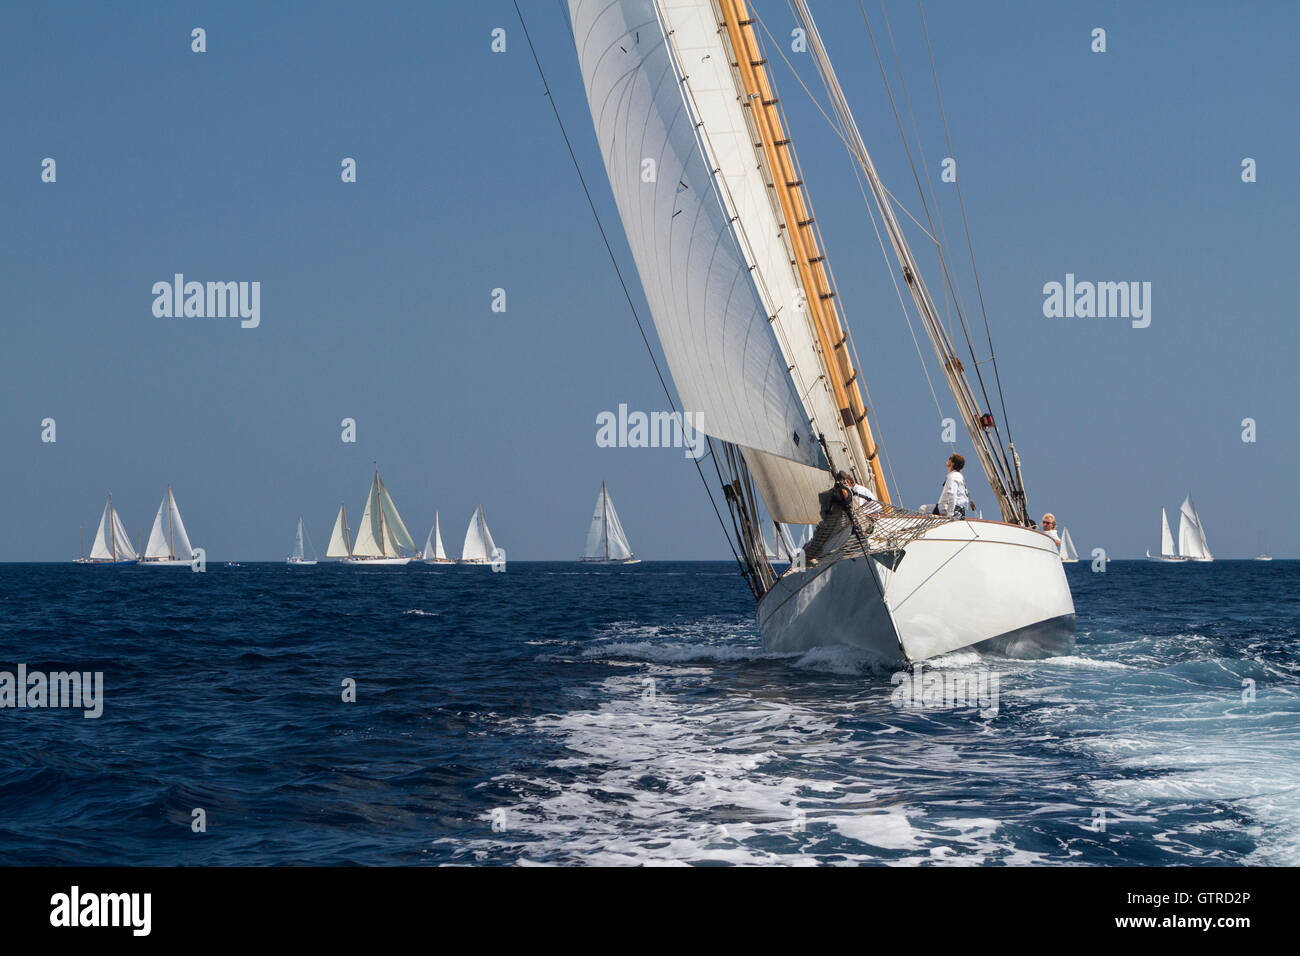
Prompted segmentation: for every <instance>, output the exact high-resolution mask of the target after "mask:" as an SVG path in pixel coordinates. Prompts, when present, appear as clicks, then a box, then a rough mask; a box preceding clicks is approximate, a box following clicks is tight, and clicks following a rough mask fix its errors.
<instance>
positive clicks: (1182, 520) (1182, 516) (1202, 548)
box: [1178, 495, 1214, 561]
mask: <svg viewBox="0 0 1300 956" xmlns="http://www.w3.org/2000/svg"><path fill="white" fill-rule="evenodd" d="M1178 553H1179V554H1181V555H1182V556H1183V557H1185V558H1192V559H1193V560H1197V561H1207V560H1210V559H1211V558H1213V557H1214V555H1212V554H1210V546H1209V545H1208V544H1206V542H1205V529H1204V528H1203V527H1201V516H1200V515H1198V514H1197V513H1196V505H1195V504H1193V503H1192V496H1191V495H1188V496H1187V497H1186V498H1185V499H1183V506H1182V508H1181V509H1179V514H1178Z"/></svg>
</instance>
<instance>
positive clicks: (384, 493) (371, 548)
mask: <svg viewBox="0 0 1300 956" xmlns="http://www.w3.org/2000/svg"><path fill="white" fill-rule="evenodd" d="M342 516H343V515H342V512H340V517H342ZM336 527H337V525H336ZM332 543H333V542H332V540H331V544H332ZM419 550H420V549H419V548H417V547H416V546H415V542H414V541H412V540H411V533H410V532H409V531H407V530H406V524H405V523H404V522H403V521H402V516H401V515H400V514H398V513H397V505H395V504H393V498H392V495H390V494H389V493H388V489H387V488H385V487H384V480H383V479H382V478H380V477H379V469H378V468H376V469H375V477H374V479H373V480H372V481H371V482H370V495H369V497H367V498H366V507H365V510H364V511H363V512H362V513H361V525H360V527H358V528H357V540H356V541H355V542H354V543H353V544H352V547H351V550H350V553H349V555H348V556H347V557H346V558H344V559H343V560H344V561H346V562H348V563H350V564H358V565H365V566H366V567H371V566H379V567H386V566H401V565H406V564H410V563H411V557H412V556H413V555H415V554H418V553H419ZM408 552H409V553H408Z"/></svg>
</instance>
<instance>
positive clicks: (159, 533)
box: [140, 485, 195, 568]
mask: <svg viewBox="0 0 1300 956" xmlns="http://www.w3.org/2000/svg"><path fill="white" fill-rule="evenodd" d="M194 555H195V552H194V548H193V547H191V546H190V536H189V535H188V534H186V532H185V522H184V521H182V520H181V509H180V508H179V507H178V506H177V504H176V496H175V495H174V494H172V486H171V485H168V486H167V494H166V495H165V496H164V497H163V500H162V503H161V504H160V505H158V513H157V514H156V515H154V519H153V528H152V530H150V532H149V543H148V544H147V545H145V549H144V556H143V557H141V558H140V563H141V564H144V565H149V566H150V567H159V568H177V567H189V566H190V565H191V564H193V562H194Z"/></svg>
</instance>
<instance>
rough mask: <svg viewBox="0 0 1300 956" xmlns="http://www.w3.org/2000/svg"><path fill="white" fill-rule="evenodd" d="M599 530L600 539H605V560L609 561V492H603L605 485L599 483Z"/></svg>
mask: <svg viewBox="0 0 1300 956" xmlns="http://www.w3.org/2000/svg"><path fill="white" fill-rule="evenodd" d="M600 507H601V517H600V530H601V532H602V534H601V537H603V538H604V539H605V560H606V561H608V560H609V492H608V491H606V490H605V483H604V482H603V481H602V482H601V483H600Z"/></svg>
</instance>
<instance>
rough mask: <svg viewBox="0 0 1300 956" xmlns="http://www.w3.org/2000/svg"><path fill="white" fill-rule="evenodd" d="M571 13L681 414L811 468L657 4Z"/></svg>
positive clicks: (804, 429) (632, 1)
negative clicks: (685, 411) (665, 34)
mask: <svg viewBox="0 0 1300 956" xmlns="http://www.w3.org/2000/svg"><path fill="white" fill-rule="evenodd" d="M569 12H570V17H571V21H572V24H573V33H574V41H575V44H576V47H577V52H578V60H579V64H580V66H581V69H582V75H583V79H584V83H585V87H586V92H587V100H588V103H589V105H590V107H591V113H592V120H593V122H594V124H595V129H596V139H597V141H598V143H599V144H600V149H601V153H602V155H603V157H604V160H605V168H606V172H607V173H608V175H609V181H610V185H611V188H612V190H613V193H614V199H615V202H616V203H617V205H618V209H619V214H620V217H621V219H622V221H623V226H624V229H625V231H626V234H627V240H628V245H629V246H630V247H631V249H632V254H633V257H634V259H635V261H636V265H637V272H638V273H639V275H640V277H641V285H642V288H643V290H644V292H645V297H646V301H647V302H648V303H649V305H650V312H651V315H652V317H653V319H654V323H655V328H656V330H657V331H658V333H659V340H660V344H661V345H662V347H663V351H664V356H665V358H666V359H667V361H668V366H669V368H670V370H671V372H672V377H673V382H674V384H675V385H676V387H677V392H678V394H679V395H680V397H681V401H682V406H683V408H684V409H685V410H687V411H689V412H693V413H696V414H698V415H699V416H700V421H699V422H698V424H699V426H700V428H701V430H703V431H704V432H706V433H708V434H710V435H712V436H714V437H716V438H720V439H723V440H725V441H729V442H734V443H736V444H738V445H741V446H744V447H747V448H752V449H756V450H758V451H762V452H768V453H771V454H772V455H776V456H778V457H781V458H786V459H790V460H792V461H796V462H801V463H802V464H804V465H810V466H813V467H817V466H819V465H820V464H821V461H822V455H821V452H820V449H819V447H818V445H817V442H816V440H815V437H814V435H813V433H812V430H811V428H810V427H809V422H808V416H807V414H806V413H805V410H804V407H803V405H802V403H801V401H800V399H799V396H798V392H797V390H796V386H795V384H794V382H793V380H792V379H791V376H790V373H789V371H788V367H787V363H786V358H785V356H784V355H783V354H782V352H781V348H780V346H779V345H778V343H777V340H776V334H775V332H774V330H773V329H772V326H771V321H770V314H769V311H768V306H767V305H766V304H765V302H764V301H763V299H762V297H761V296H760V294H759V291H758V288H757V285H756V284H755V279H754V277H753V276H752V275H751V274H750V270H749V263H748V262H747V260H746V256H745V255H744V253H743V252H742V250H741V246H740V243H739V241H738V239H737V236H736V235H735V234H733V231H732V225H731V223H730V216H729V214H728V212H727V210H726V208H725V207H724V204H723V202H722V201H721V199H720V193H719V186H718V184H716V183H715V182H714V178H713V176H712V174H711V169H712V168H713V166H712V165H711V160H710V159H706V155H705V149H706V148H707V147H706V144H705V143H704V141H703V140H702V139H701V136H702V135H703V134H702V133H697V128H696V123H697V121H698V120H697V117H696V116H695V115H694V114H693V112H692V108H691V106H690V104H688V102H687V99H686V98H685V97H684V91H683V88H682V83H681V80H682V76H681V71H680V70H679V67H678V65H677V64H675V63H674V60H673V56H672V54H671V52H670V50H669V48H668V45H667V44H666V42H665V38H664V28H663V26H662V25H661V24H660V22H659V19H658V15H657V14H656V12H655V6H654V4H652V3H650V2H647V0H612V2H611V0H570V2H569ZM823 484H824V481H823Z"/></svg>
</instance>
